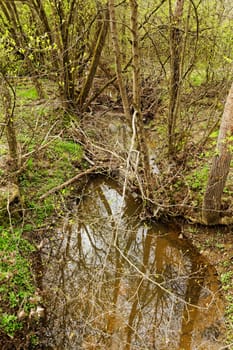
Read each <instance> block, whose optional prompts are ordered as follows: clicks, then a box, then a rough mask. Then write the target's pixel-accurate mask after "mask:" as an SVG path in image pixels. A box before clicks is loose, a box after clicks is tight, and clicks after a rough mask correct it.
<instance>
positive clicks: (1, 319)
mask: <svg viewBox="0 0 233 350" xmlns="http://www.w3.org/2000/svg"><path fill="white" fill-rule="evenodd" d="M22 327H23V325H22V322H19V321H18V318H17V316H15V315H12V314H7V313H4V314H2V315H1V316H0V329H2V330H4V332H5V333H6V334H7V335H8V336H10V337H14V334H15V332H16V331H18V330H20V329H22Z"/></svg>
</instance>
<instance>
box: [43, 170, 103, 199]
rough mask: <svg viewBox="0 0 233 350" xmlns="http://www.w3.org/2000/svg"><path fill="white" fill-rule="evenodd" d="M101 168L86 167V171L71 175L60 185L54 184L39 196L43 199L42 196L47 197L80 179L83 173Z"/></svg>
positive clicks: (87, 173)
mask: <svg viewBox="0 0 233 350" xmlns="http://www.w3.org/2000/svg"><path fill="white" fill-rule="evenodd" d="M102 168H103V167H100V166H96V165H95V166H93V167H91V168H89V169H87V170H86V171H83V172H82V173H79V174H77V175H75V176H74V177H72V178H71V179H69V180H67V181H65V182H63V183H62V184H61V185H58V186H56V187H53V188H51V190H49V191H48V192H46V193H44V194H43V195H42V196H40V199H44V198H46V197H48V196H49V195H50V194H53V193H55V192H57V191H60V190H62V189H63V188H65V187H67V186H69V185H71V184H72V183H73V182H75V181H77V180H78V179H80V178H81V177H83V176H85V175H89V174H91V173H94V172H96V170H100V169H102Z"/></svg>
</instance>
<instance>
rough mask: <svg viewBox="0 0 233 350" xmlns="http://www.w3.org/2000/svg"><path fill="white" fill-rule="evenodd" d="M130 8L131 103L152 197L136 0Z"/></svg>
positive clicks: (130, 1) (149, 194) (146, 185)
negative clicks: (143, 111)
mask: <svg viewBox="0 0 233 350" xmlns="http://www.w3.org/2000/svg"><path fill="white" fill-rule="evenodd" d="M129 4H130V9H131V33H132V56H133V105H134V108H135V109H136V111H137V121H136V125H137V139H138V145H139V151H140V155H141V157H142V165H143V172H144V178H145V184H144V187H145V191H146V197H147V198H150V199H153V188H152V181H151V180H152V179H151V171H150V161H149V153H148V147H147V143H146V137H145V130H144V125H143V120H142V111H141V76H140V66H141V63H140V49H139V35H138V4H137V1H136V0H129Z"/></svg>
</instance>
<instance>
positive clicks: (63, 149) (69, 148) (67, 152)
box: [52, 140, 83, 160]
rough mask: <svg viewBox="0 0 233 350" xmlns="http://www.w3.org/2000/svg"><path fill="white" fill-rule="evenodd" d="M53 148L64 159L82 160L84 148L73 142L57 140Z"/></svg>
mask: <svg viewBox="0 0 233 350" xmlns="http://www.w3.org/2000/svg"><path fill="white" fill-rule="evenodd" d="M52 148H53V150H54V151H55V152H56V154H57V155H58V156H59V157H61V158H63V159H64V158H69V159H70V160H81V158H82V155H83V152H82V147H81V146H80V145H79V144H78V143H74V142H72V141H64V140H57V141H55V142H54V144H53V146H52Z"/></svg>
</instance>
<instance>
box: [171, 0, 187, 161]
mask: <svg viewBox="0 0 233 350" xmlns="http://www.w3.org/2000/svg"><path fill="white" fill-rule="evenodd" d="M183 9H184V0H176V4H175V9H174V13H173V14H172V13H171V15H170V17H171V30H170V54H171V57H170V70H171V72H170V103H169V114H168V154H169V156H170V157H173V156H174V153H175V142H176V139H175V128H176V122H177V115H178V111H179V105H180V87H181V61H182V60H181V53H182V34H181V30H180V22H181V19H182V16H183ZM170 12H172V10H171V9H170Z"/></svg>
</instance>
